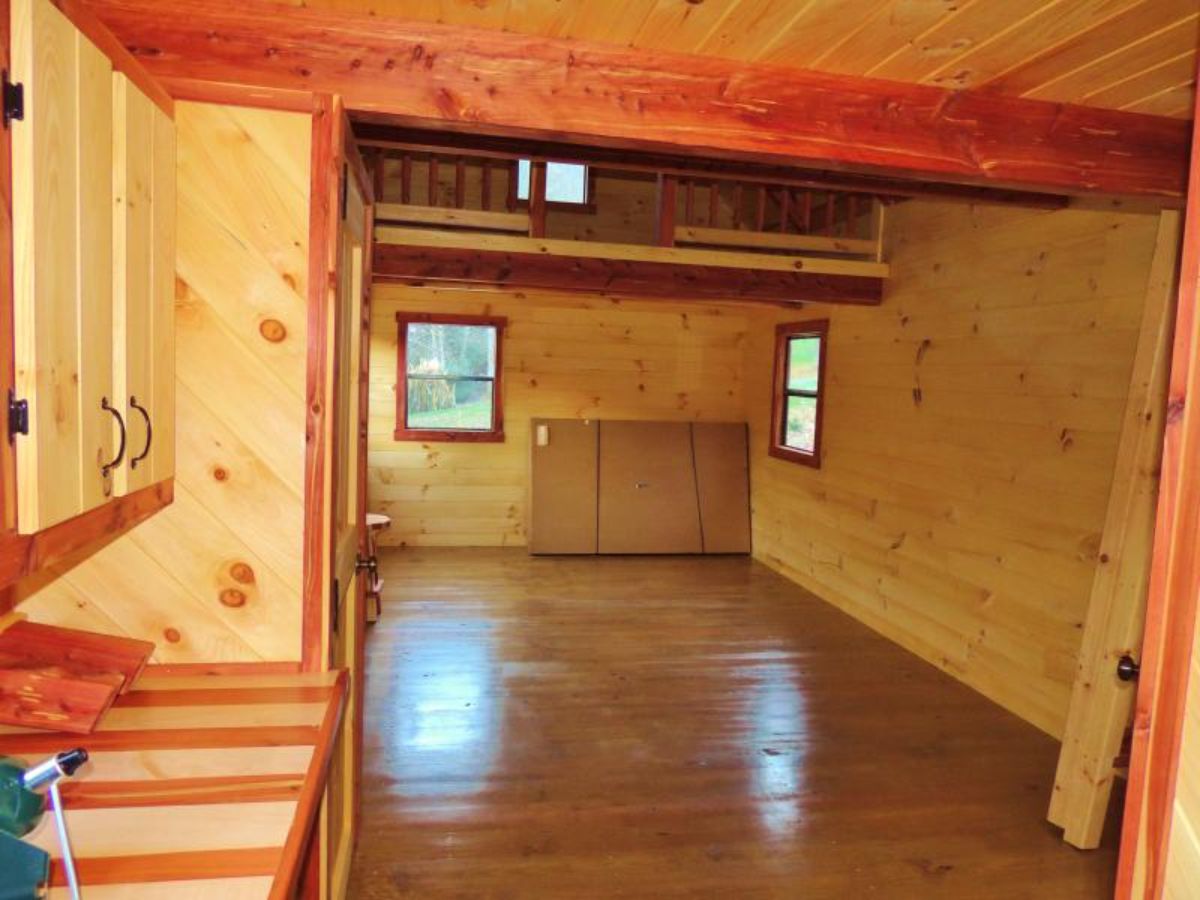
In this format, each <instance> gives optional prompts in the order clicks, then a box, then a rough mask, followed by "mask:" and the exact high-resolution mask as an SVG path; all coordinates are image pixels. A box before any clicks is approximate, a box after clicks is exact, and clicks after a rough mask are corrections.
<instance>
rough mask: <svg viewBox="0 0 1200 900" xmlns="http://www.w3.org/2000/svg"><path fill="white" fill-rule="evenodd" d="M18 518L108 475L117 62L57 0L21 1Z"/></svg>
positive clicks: (37, 517) (61, 514)
mask: <svg viewBox="0 0 1200 900" xmlns="http://www.w3.org/2000/svg"><path fill="white" fill-rule="evenodd" d="M12 29H13V33H12V64H13V74H12V77H13V80H14V81H16V82H19V83H22V84H24V86H25V118H24V120H22V121H16V122H14V123H13V126H12V163H13V198H12V202H13V235H14V243H13V281H14V284H13V289H14V290H13V330H14V341H15V367H14V368H15V372H14V375H15V392H16V395H17V396H18V397H19V398H21V399H24V400H26V401H27V402H28V404H29V428H28V434H27V435H25V436H22V437H19V438H18V439H17V440H16V457H17V527H18V530H19V531H20V532H21V533H22V534H30V533H33V532H35V531H40V530H42V529H45V528H48V527H50V526H51V525H55V524H57V523H59V522H62V521H64V520H66V519H69V518H72V517H73V516H77V515H79V514H80V513H83V512H86V511H87V510H89V509H92V508H94V507H97V506H100V505H102V504H103V503H104V502H105V501H106V499H107V497H108V496H109V495H110V494H111V491H112V484H111V482H110V481H109V480H108V479H106V478H105V477H104V476H103V474H102V466H103V465H104V463H105V462H107V461H108V460H110V459H111V458H112V454H113V444H112V431H111V425H112V421H113V420H112V417H111V415H110V414H109V413H108V412H106V411H105V410H104V409H103V406H102V401H103V399H104V398H105V397H108V396H110V395H111V391H112V385H111V379H112V362H111V345H110V342H109V340H108V335H109V334H110V332H111V328H112V325H111V321H112V280H111V274H110V272H111V261H112V216H111V214H110V212H109V204H110V202H111V183H112V182H111V179H112V140H111V135H112V95H111V91H110V87H109V86H110V84H111V80H112V65H111V63H110V62H109V60H108V59H107V58H106V57H105V56H104V54H102V53H101V52H100V51H99V50H98V49H97V48H96V47H95V46H94V45H93V44H92V43H91V42H90V41H89V40H88V39H87V38H86V37H84V36H83V35H82V34H81V33H80V32H79V31H78V30H77V29H76V28H75V27H74V26H73V25H72V24H71V23H70V22H69V21H68V20H67V18H66V17H65V16H64V15H63V14H62V13H61V12H60V11H59V10H58V9H57V8H56V7H55V6H54V5H53V4H52V3H51V2H50V0H14V2H13V4H12Z"/></svg>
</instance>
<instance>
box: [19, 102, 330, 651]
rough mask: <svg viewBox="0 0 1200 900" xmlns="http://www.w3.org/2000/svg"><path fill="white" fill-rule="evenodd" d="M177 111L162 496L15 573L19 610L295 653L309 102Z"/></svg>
mask: <svg viewBox="0 0 1200 900" xmlns="http://www.w3.org/2000/svg"><path fill="white" fill-rule="evenodd" d="M176 110H177V123H178V129H179V135H178V139H179V220H178V224H179V236H178V239H179V262H178V266H179V268H178V278H177V299H176V311H177V324H176V329H177V330H176V342H177V362H178V369H177V373H176V374H177V379H176V383H177V389H178V420H177V428H176V430H177V435H178V436H177V440H178V445H177V457H178V464H177V465H178V469H177V473H176V478H175V502H174V504H173V505H171V506H170V507H169V508H167V509H166V510H164V511H163V512H161V513H159V514H158V515H156V516H154V517H153V518H151V519H150V520H149V521H147V522H146V523H144V524H142V525H141V526H139V527H138V528H135V529H134V530H133V531H131V532H129V533H128V534H127V535H125V536H123V537H120V538H118V539H116V540H115V541H113V542H112V543H110V544H108V545H107V546H106V547H105V548H103V549H102V550H100V551H99V552H97V553H96V554H95V555H94V556H91V557H89V558H87V559H85V560H83V561H82V562H78V564H75V565H73V567H72V566H63V567H60V569H59V570H57V571H54V572H51V573H49V574H48V575H46V576H44V577H41V578H38V579H37V580H36V581H31V582H28V583H26V584H24V585H22V586H21V587H20V590H21V593H22V594H24V595H25V598H24V600H23V602H22V603H21V605H20V611H21V612H24V613H26V614H28V615H29V616H30V618H33V619H35V620H39V621H44V622H51V623H55V624H64V625H70V626H72V627H79V628H88V629H92V630H95V631H101V632H108V633H113V634H128V635H132V636H134V637H139V638H145V639H147V640H152V641H154V642H156V644H157V648H158V649H157V651H156V653H155V659H156V660H157V661H159V662H192V661H205V662H212V661H255V660H289V661H290V660H298V659H299V657H300V615H301V577H302V549H301V536H302V529H303V497H304V488H303V472H304V408H305V393H304V389H305V354H306V334H307V332H306V319H305V315H306V311H305V308H306V296H305V293H306V281H307V277H306V273H307V265H308V251H307V247H308V219H309V215H308V204H309V147H310V144H311V128H312V126H311V119H310V117H309V116H307V115H301V114H296V113H282V112H271V111H264V110H249V109H237V108H231V107H217V106H209V105H199V104H192V103H179V104H178V105H177V107H176ZM48 579H53V580H49V581H48ZM47 582H48V583H47Z"/></svg>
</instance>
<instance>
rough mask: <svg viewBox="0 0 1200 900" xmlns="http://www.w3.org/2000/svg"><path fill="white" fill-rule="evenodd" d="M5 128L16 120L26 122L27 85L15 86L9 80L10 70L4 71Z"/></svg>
mask: <svg viewBox="0 0 1200 900" xmlns="http://www.w3.org/2000/svg"><path fill="white" fill-rule="evenodd" d="M3 77H4V88H3V90H4V97H3V102H4V127H5V128H7V127H8V126H9V123H10V122H12V121H13V120H14V119H18V120H24V118H25V85H23V84H13V83H12V81H10V80H9V77H8V70H7V69H5V70H4V76H3Z"/></svg>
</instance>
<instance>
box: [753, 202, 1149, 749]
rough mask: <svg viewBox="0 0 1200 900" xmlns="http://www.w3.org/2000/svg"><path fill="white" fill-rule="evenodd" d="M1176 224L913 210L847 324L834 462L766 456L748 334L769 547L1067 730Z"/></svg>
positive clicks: (897, 224)
mask: <svg viewBox="0 0 1200 900" xmlns="http://www.w3.org/2000/svg"><path fill="white" fill-rule="evenodd" d="M1156 226H1157V219H1156V217H1155V216H1149V215H1144V216H1143V215H1126V214H1117V213H1112V212H1089V211H1078V210H1068V211H1058V212H1046V211H1033V210H1019V209H1010V208H997V207H990V208H977V207H970V206H965V205H952V204H934V203H927V202H910V203H905V204H901V205H900V206H897V207H895V208H894V210H893V211H892V213H891V214H890V220H889V224H888V233H889V235H890V241H891V248H890V255H889V259H890V262H891V264H892V267H893V268H892V278H891V280H890V282H889V288H888V290H887V293H886V299H885V301H884V305H883V307H882V308H879V309H856V308H851V307H839V308H833V309H830V308H826V309H818V308H815V307H814V308H813V309H812V315H813V316H814V317H816V316H820V317H828V318H830V319H831V320H832V322H831V328H830V335H829V359H828V362H827V369H826V376H827V394H826V399H825V416H826V418H825V441H824V450H825V458H824V464H823V466H822V468H821V469H820V470H814V469H810V468H806V467H803V466H799V465H796V464H793V463H788V462H784V461H780V460H776V459H774V458H771V457H769V456H768V455H767V450H766V448H767V439H768V417H769V413H770V395H771V377H772V373H771V366H772V354H771V348H772V343H773V336H774V325H775V324H776V323H777V322H780V321H785V320H801V319H804V318H805V315H803V314H801V315H797V314H795V313H790V312H787V311H776V310H768V311H765V312H758V313H755V314H753V318H752V319H751V328H750V333H749V335H748V338H747V341H746V356H745V359H746V384H745V392H746V398H747V404H746V412H747V415H748V418H749V421H750V423H751V441H752V452H751V473H752V507H753V526H754V548H755V549H754V553H755V556H756V557H757V558H759V559H760V560H762V561H763V562H765V563H767V564H768V565H770V566H771V567H773V568H775V569H777V570H779V571H780V572H782V573H784V574H785V575H787V576H788V577H790V578H792V579H794V580H795V581H797V582H799V583H800V584H801V585H803V586H804V587H806V588H808V589H810V590H812V591H813V592H814V593H816V594H818V595H819V596H821V597H822V598H824V599H825V600H827V601H829V602H831V603H833V604H835V605H836V606H839V607H841V608H842V609H844V610H846V611H847V612H849V613H850V614H851V615H853V616H855V617H856V618H858V619H860V620H862V621H863V622H865V623H866V624H868V625H870V626H871V627H872V628H874V629H876V630H877V631H880V632H882V633H883V634H885V635H887V636H888V637H890V638H892V639H894V640H896V641H897V642H898V643H900V644H902V645H903V646H905V647H906V648H908V649H909V650H911V651H912V652H914V653H916V654H918V655H919V656H921V657H923V658H925V659H927V660H929V661H930V662H933V663H934V664H936V665H938V666H939V667H941V668H942V669H944V670H946V671H948V672H950V673H951V674H953V675H954V676H956V677H958V678H960V679H961V680H963V681H965V682H966V683H967V684H969V685H971V686H972V687H974V688H976V689H978V690H979V691H981V692H982V693H984V694H985V695H987V696H988V697H991V698H992V699H993V700H995V701H996V702H998V703H1000V704H1001V705H1003V706H1005V707H1007V708H1008V709H1010V710H1011V711H1013V712H1014V713H1016V714H1017V715H1019V716H1021V717H1022V718H1024V719H1027V720H1028V721H1030V722H1033V723H1034V724H1036V725H1037V726H1038V727H1039V728H1041V729H1043V730H1044V731H1046V732H1048V733H1050V734H1052V735H1055V736H1061V731H1062V728H1063V724H1064V721H1065V718H1066V712H1067V706H1068V701H1069V697H1070V691H1071V683H1072V678H1073V674H1074V670H1073V667H1074V663H1075V655H1076V653H1077V652H1078V648H1079V643H1080V635H1081V629H1082V625H1083V621H1084V616H1085V612H1086V606H1087V602H1088V598H1089V591H1090V588H1091V584H1092V578H1093V574H1094V569H1095V565H1096V555H1097V552H1098V551H1097V547H1098V544H1099V540H1100V533H1101V529H1102V527H1103V523H1104V516H1105V509H1106V504H1107V498H1108V492H1109V486H1110V482H1111V479H1112V474H1113V466H1114V460H1115V455H1116V449H1117V442H1118V437H1119V429H1120V426H1121V424H1122V410H1123V408H1124V403H1125V397H1126V393H1127V390H1128V382H1129V377H1130V372H1131V368H1132V359H1133V353H1134V349H1135V345H1136V342H1137V337H1138V327H1139V324H1140V317H1141V311H1142V306H1143V303H1144V298H1145V291H1146V287H1147V276H1148V273H1149V267H1150V259H1151V254H1152V251H1153V245H1154V237H1155V230H1156Z"/></svg>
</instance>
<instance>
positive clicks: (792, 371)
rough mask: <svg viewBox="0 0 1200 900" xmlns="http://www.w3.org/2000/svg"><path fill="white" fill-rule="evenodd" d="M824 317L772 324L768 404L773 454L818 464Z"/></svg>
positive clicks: (825, 337) (826, 329)
mask: <svg viewBox="0 0 1200 900" xmlns="http://www.w3.org/2000/svg"><path fill="white" fill-rule="evenodd" d="M828 338H829V322H828V320H825V319H822V320H819V321H812V322H793V323H790V324H786V325H780V326H778V327H777V328H776V329H775V381H774V395H773V399H772V404H771V448H770V452H771V455H772V456H775V457H778V458H780V459H787V460H790V461H792V462H797V463H801V464H803V465H806V466H813V467H814V468H819V467H820V465H821V426H822V409H823V407H824V396H823V394H824V388H825V357H826V355H827V352H826V351H827V343H828Z"/></svg>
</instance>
